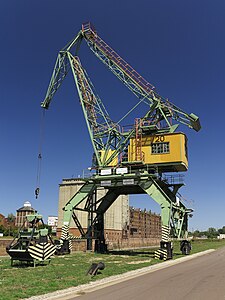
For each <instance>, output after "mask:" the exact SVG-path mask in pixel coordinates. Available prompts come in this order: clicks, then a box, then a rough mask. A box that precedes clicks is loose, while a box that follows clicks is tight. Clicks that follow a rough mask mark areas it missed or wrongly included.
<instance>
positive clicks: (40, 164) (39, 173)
mask: <svg viewBox="0 0 225 300" xmlns="http://www.w3.org/2000/svg"><path fill="white" fill-rule="evenodd" d="M44 117H45V110H44V109H42V112H41V120H40V133H39V145H38V157H37V158H38V161H37V177H36V188H35V191H34V193H35V197H36V199H37V198H38V196H39V193H40V183H41V167H42V145H43V138H44Z"/></svg>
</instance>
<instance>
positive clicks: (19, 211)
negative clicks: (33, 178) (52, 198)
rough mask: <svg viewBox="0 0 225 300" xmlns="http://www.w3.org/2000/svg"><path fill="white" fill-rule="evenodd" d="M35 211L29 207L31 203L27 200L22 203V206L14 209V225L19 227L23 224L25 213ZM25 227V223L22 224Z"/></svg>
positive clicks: (28, 213)
mask: <svg viewBox="0 0 225 300" xmlns="http://www.w3.org/2000/svg"><path fill="white" fill-rule="evenodd" d="M36 212H37V211H36V210H35V209H34V208H32V207H31V203H30V202H29V201H26V202H25V203H24V204H23V207H21V208H19V209H17V211H16V222H15V225H16V226H17V227H21V226H23V224H24V222H25V218H26V216H27V215H30V214H33V213H36ZM24 225H25V227H26V226H28V225H27V224H24Z"/></svg>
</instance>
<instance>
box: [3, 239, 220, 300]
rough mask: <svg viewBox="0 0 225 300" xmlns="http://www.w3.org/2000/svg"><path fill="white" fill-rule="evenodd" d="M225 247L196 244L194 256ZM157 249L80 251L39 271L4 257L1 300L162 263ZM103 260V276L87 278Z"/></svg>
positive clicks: (206, 242)
mask: <svg viewBox="0 0 225 300" xmlns="http://www.w3.org/2000/svg"><path fill="white" fill-rule="evenodd" d="M222 246H225V241H223V240H221V241H219V240H212V241H209V240H201V241H199V240H198V241H193V242H192V251H191V253H197V252H200V251H204V250H207V249H212V248H213V249H217V248H219V247H222ZM156 249H157V248H156ZM154 250H155V249H152V248H149V249H137V250H130V251H128V250H126V251H125V250H121V251H111V252H110V253H109V254H97V253H92V252H87V253H84V252H79V253H73V254H70V255H65V256H58V257H53V258H52V260H51V263H50V264H46V265H38V266H37V267H36V268H34V267H31V266H26V265H21V264H19V263H18V265H16V266H13V267H11V265H10V259H9V258H8V257H6V258H0V291H1V295H0V299H1V300H14V299H22V298H27V297H31V296H34V295H41V294H44V293H49V292H53V291H56V290H60V289H65V288H68V287H73V286H78V285H80V284H84V283H88V282H89V281H94V280H97V279H102V278H105V277H108V276H111V275H117V274H121V273H124V272H127V271H131V270H135V269H139V268H142V267H147V266H150V265H153V264H156V263H160V262H161V261H159V260H155V259H154ZM180 257H182V255H181V253H180V250H179V243H177V242H174V259H177V258H180ZM100 261H103V262H104V263H105V265H106V267H105V269H104V270H103V271H102V272H101V274H98V275H97V276H94V277H90V276H86V272H87V270H88V268H89V267H90V265H91V264H92V263H93V262H97V263H98V262H100Z"/></svg>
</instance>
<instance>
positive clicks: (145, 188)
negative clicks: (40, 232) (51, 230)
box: [41, 22, 201, 260]
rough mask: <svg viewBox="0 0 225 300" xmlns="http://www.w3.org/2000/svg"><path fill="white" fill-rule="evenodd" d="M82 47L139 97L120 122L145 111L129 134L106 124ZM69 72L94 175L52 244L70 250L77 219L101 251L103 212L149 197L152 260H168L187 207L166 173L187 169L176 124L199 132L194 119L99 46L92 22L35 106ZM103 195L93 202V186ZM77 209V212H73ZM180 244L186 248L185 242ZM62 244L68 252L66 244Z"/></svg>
mask: <svg viewBox="0 0 225 300" xmlns="http://www.w3.org/2000/svg"><path fill="white" fill-rule="evenodd" d="M83 40H84V41H85V42H86V43H87V45H88V47H89V48H90V49H91V51H92V52H93V53H94V54H95V55H96V57H97V58H98V59H99V60H100V61H101V62H103V64H105V65H106V66H107V67H108V69H109V70H110V71H111V72H112V73H113V74H114V75H115V76H116V77H117V78H118V79H120V81H122V83H123V84H124V85H125V86H126V87H127V88H128V89H129V90H131V92H132V93H133V94H134V95H135V96H136V97H137V99H138V102H137V103H136V104H135V105H134V107H133V108H132V109H131V110H130V111H129V112H128V113H127V114H126V115H125V116H124V117H123V118H122V119H121V120H124V119H125V117H127V116H128V115H129V114H131V112H133V111H134V110H135V108H136V107H138V106H139V105H145V106H146V107H147V109H146V111H145V114H144V115H143V116H138V117H137V118H136V119H135V121H134V124H133V125H132V126H131V127H130V128H128V129H127V128H125V127H122V126H121V124H120V122H114V121H112V120H111V118H110V116H109V114H108V112H107V110H106V108H105V106H104V104H103V102H102V101H101V99H100V97H99V96H98V94H97V92H96V90H95V87H94V85H93V83H92V82H91V80H90V78H89V76H88V74H87V72H86V70H85V69H84V68H83V66H82V64H81V61H80V58H79V56H78V53H79V51H80V45H81V43H82V41H83ZM70 70H71V71H72V74H73V78H74V81H75V84H76V88H77V91H78V94H79V99H80V103H81V107H82V110H83V114H84V116H85V120H86V125H87V128H88V132H89V135H90V139H91V142H92V146H93V150H94V159H93V166H92V168H93V169H94V170H95V174H94V175H93V176H92V177H90V178H84V184H83V186H82V187H81V189H80V190H79V191H78V192H77V193H76V194H75V195H73V197H72V198H71V199H68V202H67V203H66V205H65V207H64V208H63V210H64V219H63V227H62V233H61V238H60V243H59V245H58V249H59V252H60V251H61V252H63V251H64V252H65V251H69V248H70V246H69V245H70V243H69V242H68V241H70V239H71V236H70V234H69V225H70V222H71V219H73V220H74V221H75V224H76V225H77V227H78V229H79V230H80V232H81V234H82V236H83V237H86V238H87V240H88V243H87V248H88V249H91V247H92V246H91V245H92V240H93V239H94V240H95V250H96V251H99V252H104V251H105V250H106V244H105V238H104V213H105V212H106V211H107V209H108V208H109V207H110V206H111V205H112V203H113V202H114V201H115V200H116V199H117V197H118V196H119V195H122V194H148V195H149V196H150V197H151V198H152V199H153V200H154V201H156V202H157V203H158V204H159V205H160V207H161V220H162V240H161V243H160V248H159V249H158V250H157V251H156V253H155V257H156V258H160V259H164V260H166V259H169V258H172V246H171V240H170V237H171V236H173V237H177V238H181V239H183V240H184V241H185V240H186V239H187V231H188V216H189V214H191V213H192V209H188V208H186V206H185V205H184V204H183V203H182V201H180V198H179V192H178V191H179V189H180V188H181V187H182V186H183V182H182V181H179V180H175V179H174V178H175V176H174V177H172V175H170V178H173V179H172V180H171V181H170V180H169V179H168V178H169V177H168V176H166V174H171V173H172V174H174V172H176V173H177V172H185V171H187V169H188V157H187V138H186V135H185V134H184V133H182V132H178V131H177V128H178V126H179V124H184V125H186V126H188V127H189V128H191V129H194V130H195V131H199V130H200V129H201V125H200V121H199V118H198V116H196V115H195V114H194V113H191V114H188V113H186V112H185V111H183V110H182V109H180V108H179V107H178V106H176V105H175V104H173V103H172V102H171V101H169V100H168V99H165V98H163V97H162V96H160V95H159V94H158V93H157V92H156V89H155V87H154V86H153V85H152V84H150V83H149V82H148V81H146V80H145V79H144V78H143V77H142V76H141V75H140V74H139V73H138V72H137V71H135V70H134V69H133V68H132V67H131V66H130V65H129V64H128V63H127V62H126V61H125V60H124V59H122V57H120V56H119V55H118V54H117V53H116V52H115V51H114V50H113V49H112V48H111V47H110V46H109V45H108V44H107V43H106V42H105V41H103V40H102V39H101V37H100V36H99V35H98V33H97V31H96V30H95V28H94V26H93V25H92V24H91V23H90V22H87V23H84V24H83V25H82V28H81V30H80V31H79V32H78V34H77V35H76V36H75V38H73V39H72V41H71V42H69V43H68V44H67V45H66V46H65V47H64V48H63V49H62V50H61V51H59V54H58V57H57V60H56V64H55V67H54V70H53V73H52V77H51V80H50V83H49V87H48V90H47V93H46V96H45V99H44V101H43V102H42V103H41V106H42V107H43V108H44V109H48V108H49V105H50V103H51V101H52V99H53V96H54V95H55V93H56V91H57V90H58V89H59V87H60V86H61V84H62V82H63V80H64V79H65V77H66V75H67V74H68V73H69V71H70ZM100 187H102V188H105V190H106V193H105V196H103V197H102V198H100V199H97V190H98V188H100ZM81 203H83V204H84V205H83V210H84V211H86V212H88V215H89V217H88V220H89V224H88V230H87V231H86V232H85V231H84V229H83V228H82V226H81V224H80V222H79V220H78V218H77V216H76V213H75V211H76V209H78V206H79V205H80V204H81ZM79 209H80V208H79ZM183 244H185V243H183ZM65 245H66V246H65Z"/></svg>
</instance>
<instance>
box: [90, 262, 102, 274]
mask: <svg viewBox="0 0 225 300" xmlns="http://www.w3.org/2000/svg"><path fill="white" fill-rule="evenodd" d="M104 269H105V264H104V263H103V262H99V263H98V264H96V263H92V265H91V266H90V268H89V269H88V271H87V274H86V275H92V276H95V275H97V274H98V271H99V270H104Z"/></svg>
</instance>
